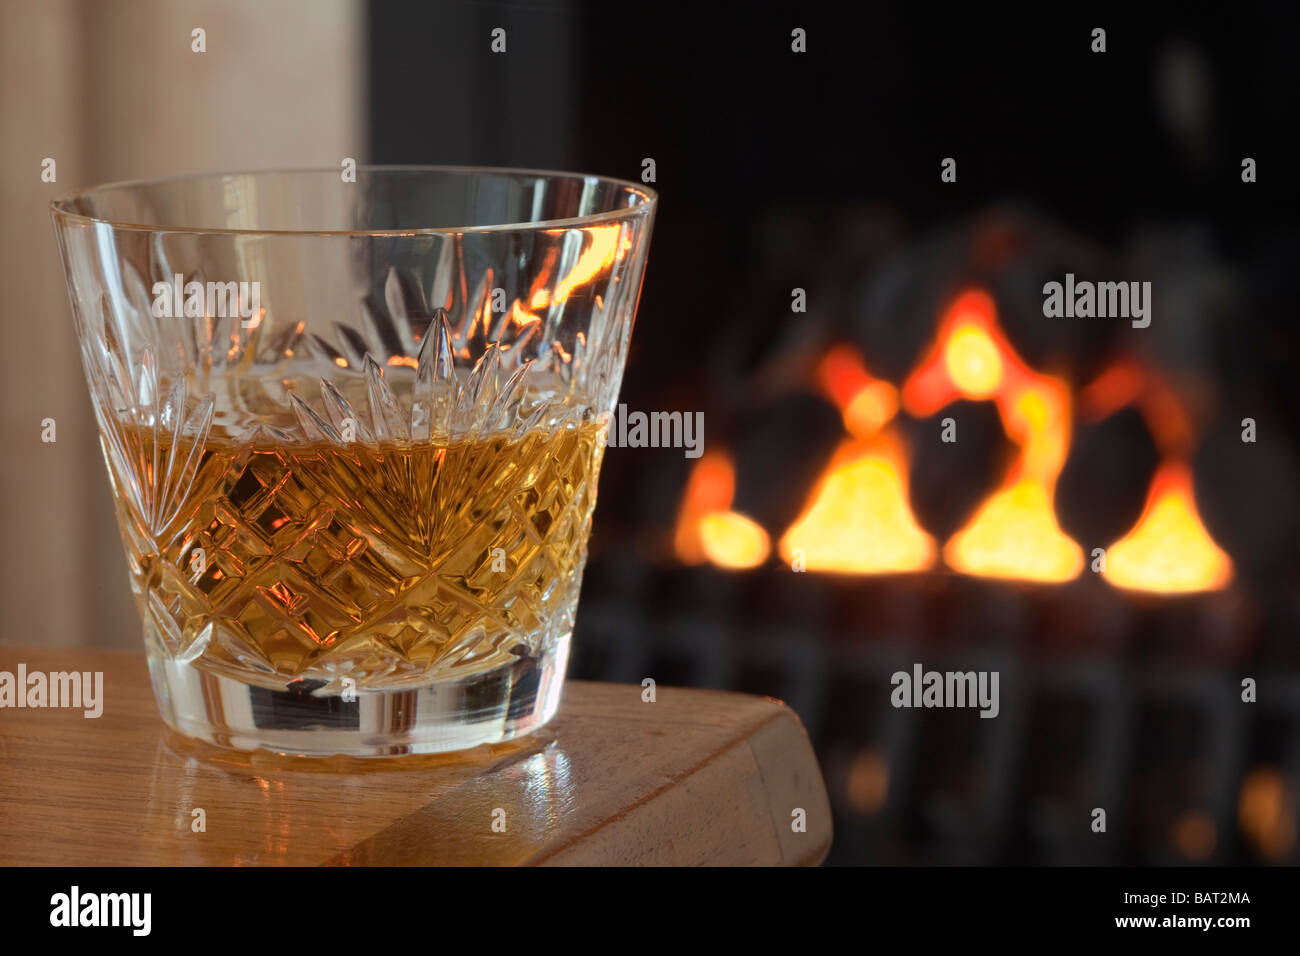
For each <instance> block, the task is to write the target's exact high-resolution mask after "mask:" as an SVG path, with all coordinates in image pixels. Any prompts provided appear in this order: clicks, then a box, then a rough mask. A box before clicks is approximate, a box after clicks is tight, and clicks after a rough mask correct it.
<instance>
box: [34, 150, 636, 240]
mask: <svg viewBox="0 0 1300 956" xmlns="http://www.w3.org/2000/svg"><path fill="white" fill-rule="evenodd" d="M356 169H357V172H358V173H399V172H407V173H466V174H473V173H478V174H495V175H505V176H518V175H525V176H535V177H539V178H546V179H556V180H561V179H570V180H591V181H594V182H599V183H605V184H608V185H612V186H616V187H619V188H621V189H622V190H624V191H625V192H626V193H629V194H631V195H634V196H639V197H640V198H641V201H640V202H637V203H634V204H633V205H630V206H625V207H623V208H619V209H611V210H607V211H605V212H598V213H590V214H588V215H585V216H567V217H564V218H560V219H545V220H536V221H531V222H502V223H491V224H488V225H481V226H431V227H428V228H419V229H246V228H236V227H216V226H185V225H179V224H173V223H157V224H150V223H141V222H128V221H124V220H117V219H111V218H107V217H103V216H91V215H88V214H86V213H83V212H78V211H76V210H74V209H72V208H70V206H71V204H72V203H73V202H75V201H76V200H78V199H81V198H83V197H86V196H91V195H94V194H96V193H100V192H106V191H108V190H111V189H129V188H141V187H147V186H158V185H163V184H167V183H183V182H187V181H194V182H197V181H200V180H214V181H221V180H224V179H233V178H235V177H240V176H262V177H265V176H284V175H293V174H306V173H310V174H314V175H324V174H329V175H332V176H338V175H339V170H338V169H336V168H333V167H319V166H317V167H299V168H269V169H252V170H238V171H221V172H203V173H181V174H179V175H174V176H151V177H145V178H141V179H125V180H119V181H116V182H109V183H99V184H96V185H94V186H85V187H82V188H80V189H74V190H70V191H68V192H65V193H62V194H60V195H58V196H55V197H54V198H53V199H51V200H50V212H51V214H52V215H53V216H54V217H55V219H56V220H61V221H66V222H70V223H77V222H80V223H86V224H95V225H106V226H109V227H111V228H113V229H114V230H122V231H132V232H146V233H166V234H181V235H212V236H342V237H366V236H373V237H376V238H383V237H394V238H396V237H414V236H436V235H448V234H457V235H459V234H464V233H482V232H512V231H521V232H522V231H531V230H548V229H571V228H576V227H584V226H592V225H600V224H602V223H613V222H622V221H625V220H628V219H635V218H637V217H640V216H645V215H647V214H649V213H653V211H654V210H655V208H656V206H657V205H658V201H659V194H658V193H657V192H656V191H655V190H653V189H650V188H649V187H647V186H645V185H643V184H641V183H636V182H633V181H632V180H628V179H619V178H617V177H614V176H601V175H597V174H595V173H578V172H568V171H564V170H555V169H533V168H527V167H516V166H473V165H469V166H456V165H421V164H413V165H393V166H389V165H364V164H362V165H358V166H357V168H356ZM347 185H353V184H347Z"/></svg>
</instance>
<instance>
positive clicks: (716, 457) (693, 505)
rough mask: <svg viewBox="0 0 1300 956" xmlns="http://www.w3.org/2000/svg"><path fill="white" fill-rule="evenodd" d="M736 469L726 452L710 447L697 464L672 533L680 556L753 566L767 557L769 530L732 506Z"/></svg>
mask: <svg viewBox="0 0 1300 956" xmlns="http://www.w3.org/2000/svg"><path fill="white" fill-rule="evenodd" d="M735 494H736V469H735V466H734V465H733V464H732V463H731V459H730V458H729V457H727V455H726V454H725V453H722V452H716V451H711V452H708V453H706V454H705V455H704V456H703V457H702V458H700V460H699V461H698V462H696V464H695V468H694V469H693V470H692V471H691V476H690V478H689V479H688V480H687V483H686V495H685V497H684V498H683V499H682V508H681V512H680V514H679V515H678V517H677V529H676V532H675V533H674V536H673V543H674V549H675V550H676V552H677V557H678V558H680V559H681V560H682V561H683V562H685V563H687V564H702V563H704V562H705V561H712V562H713V563H714V564H716V565H718V566H720V567H724V568H736V569H744V568H753V567H757V566H758V565H760V564H762V563H763V562H764V561H766V560H767V556H768V553H769V552H770V550H771V545H770V543H769V541H768V536H767V532H766V531H764V530H763V528H762V527H760V526H759V525H758V524H757V523H756V522H755V521H753V520H752V519H750V518H748V517H746V516H745V515H743V514H740V513H739V512H737V511H732V510H731V503H732V500H733V499H734V498H735Z"/></svg>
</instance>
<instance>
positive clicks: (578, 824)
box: [0, 645, 831, 866]
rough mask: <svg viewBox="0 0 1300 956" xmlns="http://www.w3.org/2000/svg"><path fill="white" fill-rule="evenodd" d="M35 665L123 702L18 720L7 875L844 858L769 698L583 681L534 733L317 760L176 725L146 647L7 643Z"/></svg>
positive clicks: (819, 795) (6, 750) (3, 846)
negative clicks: (90, 683) (501, 820)
mask: <svg viewBox="0 0 1300 956" xmlns="http://www.w3.org/2000/svg"><path fill="white" fill-rule="evenodd" d="M20 661H21V662H23V663H25V664H26V665H27V669H28V671H29V672H31V671H45V672H49V671H66V670H73V669H75V670H79V671H87V670H89V671H103V673H104V697H105V703H104V711H103V715H102V716H101V717H99V718H98V719H88V718H86V717H84V716H83V715H82V712H81V711H80V710H60V709H26V708H24V709H11V708H3V709H0V865H88V866H89V865H176V864H202V865H231V864H252V865H271V864H274V865H279V864H285V865H299V866H302V865H318V864H326V865H468V866H480V865H493V866H495V865H535V864H549V865H578V866H582V865H656V866H657V865H755V864H756V865H814V864H816V863H819V862H820V861H821V860H822V859H823V858H824V857H825V855H826V852H827V850H828V849H829V847H830V841H831V821H830V807H829V805H828V802H827V798H826V790H825V786H824V784H823V782H822V777H821V772H820V770H819V769H818V766H817V762H816V759H815V757H814V755H813V751H812V747H811V746H810V744H809V742H808V738H807V735H806V734H805V733H804V730H803V727H802V725H801V724H800V723H799V720H798V718H797V717H796V716H795V714H794V712H793V711H791V710H790V709H789V708H788V707H786V706H785V705H784V704H781V703H780V702H778V701H774V700H771V699H769V698H762V697H752V696H748V695H743V694H732V693H724V692H719V691H703V690H686V689H678V688H662V687H661V688H659V689H658V699H657V701H655V702H654V703H645V702H643V701H642V699H641V688H640V687H639V686H635V685H622V684H596V683H589V682H583V681H571V682H570V683H569V684H568V685H567V686H566V690H565V698H564V702H563V704H562V705H561V709H560V713H559V714H558V715H557V716H556V718H555V719H554V720H553V721H552V722H551V724H550V725H549V726H548V727H547V728H545V729H544V731H543V732H542V733H541V734H539V735H535V736H533V737H529V738H524V739H522V740H519V741H512V742H511V743H509V744H504V745H498V746H495V747H483V748H477V749H476V750H474V751H468V752H466V753H463V754H456V755H440V756H432V757H402V758H396V759H389V760H365V761H361V760H344V759H330V760H324V761H321V760H315V761H312V760H304V759H302V758H283V757H277V756H275V755H272V754H267V753H260V752H259V753H255V754H230V753H225V752H221V751H217V750H214V749H212V748H209V747H206V746H204V745H199V744H195V743H193V742H191V741H188V740H186V739H184V738H181V737H179V736H177V735H176V734H173V733H172V732H171V731H169V730H168V729H167V728H166V727H165V726H164V724H163V723H162V721H161V719H160V718H159V717H158V714H157V710H156V708H155V706H154V700H153V693H152V691H151V689H150V687H149V677H148V671H147V670H146V667H145V661H144V657H143V655H141V654H138V653H128V652H111V651H90V650H85V649H80V650H50V649H36V648H22V647H14V646H6V645H0V670H4V671H9V672H11V673H13V672H16V670H17V665H18V663H19V662H20ZM199 808H201V809H202V810H203V811H204V816H205V823H206V830H205V831H203V832H195V831H194V829H193V823H194V821H195V815H194V813H193V811H194V810H195V809H199ZM797 808H800V809H802V810H803V811H804V813H805V815H806V831H805V832H796V831H795V830H794V828H793V827H792V825H791V823H792V819H793V814H794V811H795V810H796V809H797ZM496 810H504V811H505V823H506V830H505V832H504V833H499V832H493V829H492V820H493V813H494V811H496ZM498 816H499V814H498Z"/></svg>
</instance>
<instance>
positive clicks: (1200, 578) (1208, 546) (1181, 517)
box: [1105, 461, 1232, 594]
mask: <svg viewBox="0 0 1300 956" xmlns="http://www.w3.org/2000/svg"><path fill="white" fill-rule="evenodd" d="M1105 576H1106V579H1107V580H1108V581H1110V583H1111V584H1114V585H1116V586H1118V587H1121V588H1129V589H1132V590H1138V591H1154V592H1157V593H1160V594H1179V593H1187V592H1189V591H1207V590H1208V591H1213V590H1217V589H1219V588H1222V587H1223V586H1224V585H1226V584H1227V583H1228V581H1229V580H1230V579H1231V578H1232V562H1231V561H1230V560H1229V559H1228V556H1227V555H1226V554H1224V553H1223V551H1221V550H1220V549H1219V546H1218V545H1216V544H1215V543H1214V541H1213V540H1212V539H1211V538H1210V535H1209V532H1207V531H1206V530H1205V526H1204V525H1203V524H1202V523H1201V517H1200V514H1199V513H1198V512H1197V510H1196V498H1195V496H1194V494H1193V492H1192V472H1191V469H1190V468H1188V467H1187V465H1186V464H1185V463H1183V462H1181V461H1173V462H1166V463H1165V464H1163V465H1161V466H1160V468H1159V470H1157V472H1156V475H1155V478H1153V479H1152V481H1151V490H1150V492H1148V494H1147V502H1146V507H1145V508H1144V509H1143V511H1142V517H1140V518H1139V519H1138V522H1137V524H1136V525H1134V527H1133V530H1132V531H1130V532H1129V533H1128V534H1126V535H1125V536H1124V537H1122V538H1121V539H1120V540H1119V541H1116V542H1115V543H1114V544H1112V545H1111V546H1110V547H1109V548H1107V549H1106V571H1105Z"/></svg>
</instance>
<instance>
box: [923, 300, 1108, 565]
mask: <svg viewBox="0 0 1300 956" xmlns="http://www.w3.org/2000/svg"><path fill="white" fill-rule="evenodd" d="M959 398H965V399H971V400H981V399H990V400H992V401H993V402H994V403H995V404H996V405H997V409H998V414H999V416H1000V417H1001V418H1002V427H1003V428H1004V429H1005V430H1006V433H1007V436H1008V437H1009V438H1010V439H1011V440H1012V441H1014V442H1016V443H1017V444H1018V445H1020V455H1019V457H1018V458H1017V460H1016V462H1015V464H1014V465H1013V466H1012V468H1011V471H1010V473H1009V474H1008V475H1007V478H1006V481H1005V482H1004V483H1003V486H1002V488H1000V489H999V490H998V491H997V492H995V493H994V494H993V496H992V497H990V498H989V500H988V501H985V502H984V503H983V504H981V505H980V506H979V507H978V508H977V509H976V510H975V514H974V515H973V516H972V518H971V519H970V521H969V522H968V523H967V524H966V526H965V527H964V528H962V529H961V530H960V531H958V532H957V533H956V534H955V535H954V536H953V538H952V540H951V541H949V542H948V544H947V545H946V546H945V547H944V560H945V561H946V562H947V563H948V565H949V566H950V567H952V568H953V569H955V570H957V571H963V572H965V573H967V574H975V575H982V576H986V577H1000V578H1015V579H1018V580H1023V581H1068V580H1070V579H1071V578H1073V577H1075V576H1076V575H1077V574H1078V573H1079V572H1080V571H1081V570H1083V550H1082V549H1081V548H1080V547H1079V546H1078V545H1077V544H1075V542H1074V541H1072V540H1071V539H1070V538H1069V536H1068V535H1066V534H1065V532H1063V531H1062V530H1061V528H1060V525H1058V524H1057V521H1056V514H1055V512H1054V511H1053V507H1052V499H1053V496H1054V494H1055V489H1056V479H1057V477H1058V476H1059V475H1060V473H1061V469H1062V468H1063V467H1064V466H1065V458H1066V454H1067V453H1068V451H1069V446H1070V395H1069V390H1068V389H1067V388H1066V385H1065V383H1064V382H1062V381H1060V380H1059V379H1055V378H1051V377H1050V376H1046V375H1039V374H1037V373H1036V372H1034V371H1032V370H1031V369H1030V368H1029V367H1028V366H1027V365H1025V363H1024V362H1023V361H1022V360H1021V358H1020V356H1019V355H1017V354H1016V352H1015V350H1014V349H1013V348H1012V347H1011V344H1010V343H1009V342H1008V341H1007V338H1006V336H1005V335H1003V333H1002V330H1001V328H1000V327H999V326H998V322H997V310H996V308H995V306H994V304H993V299H992V298H991V297H990V296H989V295H988V294H987V293H985V292H981V291H979V290H971V291H967V292H964V293H962V294H961V295H960V296H958V297H957V299H956V301H954V302H953V304H952V306H951V308H949V309H948V312H947V314H946V315H945V316H944V319H943V321H942V322H941V323H940V326H939V334H938V336H937V337H936V339H935V343H934V345H933V346H932V347H931V349H930V351H929V353H928V354H927V355H926V356H925V357H924V358H923V359H922V360H921V363H920V365H919V366H918V367H917V369H916V371H915V372H913V373H912V375H911V376H909V378H908V380H907V382H906V383H905V384H904V386H903V405H904V407H906V408H907V410H908V411H909V412H910V413H911V414H913V415H917V416H928V415H933V414H935V413H936V412H938V411H939V410H940V409H941V408H943V407H944V406H945V405H947V404H948V403H950V402H952V401H955V400H956V399H959Z"/></svg>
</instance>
